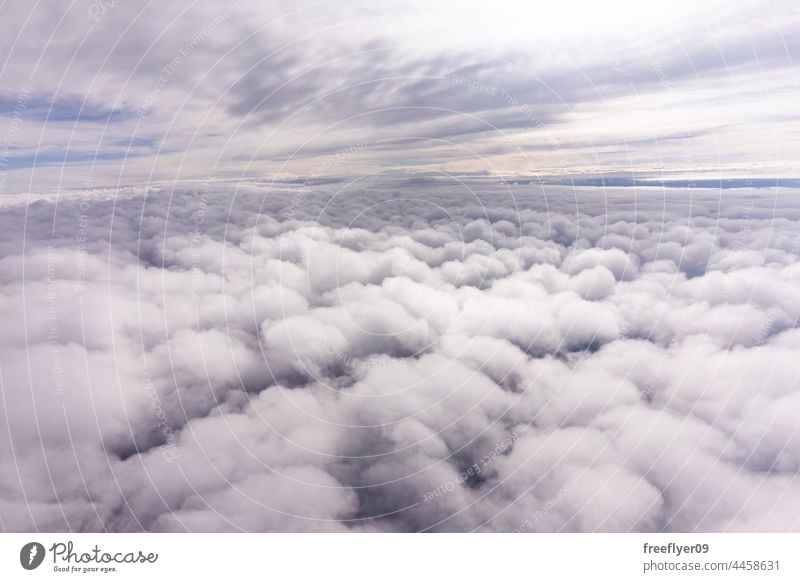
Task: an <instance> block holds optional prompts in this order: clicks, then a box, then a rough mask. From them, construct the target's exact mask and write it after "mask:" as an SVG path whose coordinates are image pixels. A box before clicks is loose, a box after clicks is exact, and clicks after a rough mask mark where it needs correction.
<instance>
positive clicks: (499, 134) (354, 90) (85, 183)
mask: <svg viewBox="0 0 800 582" xmlns="http://www.w3.org/2000/svg"><path fill="white" fill-rule="evenodd" d="M429 4H430V3H428V2H422V1H404V2H366V1H355V2H347V3H344V2H325V1H322V2H307V1H303V2H296V3H290V2H280V1H271V2H267V3H262V2H250V1H245V0H243V1H240V2H239V3H236V4H230V5H228V6H227V7H226V5H224V4H222V3H219V2H206V1H204V0H203V1H197V2H149V3H147V4H145V3H143V2H131V1H128V0H126V1H119V2H117V1H116V0H94V1H91V2H90V1H85V0H77V1H74V2H71V3H66V2H65V3H59V2H52V1H51V2H44V3H42V2H38V3H29V2H3V3H2V4H0V13H2V16H1V17H0V147H1V149H0V171H2V172H3V174H2V175H1V178H0V187H1V188H2V192H3V193H19V192H29V191H41V190H43V189H48V190H49V189H54V188H57V187H62V188H84V187H91V186H104V185H115V184H136V183H142V182H149V181H162V180H175V179H180V180H190V179H197V178H201V177H205V176H208V175H213V176H218V177H226V178H236V177H239V176H246V177H248V178H264V179H267V180H271V179H275V178H277V179H286V178H290V179H291V178H297V177H300V178H305V179H307V178H309V177H315V178H319V177H323V176H353V175H358V176H360V175H363V174H372V173H376V172H386V171H401V172H447V173H458V174H461V173H475V172H477V173H483V172H496V173H498V174H536V175H555V174H558V175H562V174H587V173H589V174H596V173H616V174H624V175H630V174H632V173H635V174H636V175H637V176H643V175H644V176H651V175H652V176H665V175H667V176H670V177H672V176H686V175H688V176H696V175H699V174H702V175H704V176H717V175H724V176H747V177H753V176H764V177H774V176H781V177H796V176H798V175H800V169H798V167H797V166H798V164H799V163H800V162H798V161H797V160H798V155H797V154H798V151H799V150H800V148H799V147H798V136H799V135H800V131H798V129H800V127H799V126H798V119H800V114H798V112H797V108H796V104H797V96H798V89H800V82H799V80H798V75H797V73H796V71H795V70H794V69H793V64H794V60H795V59H797V58H800V11H798V7H797V6H798V5H797V3H796V2H788V1H787V2H781V1H776V2H763V1H748V0H745V1H739V2H736V3H735V6H732V5H731V4H732V3H730V2H723V1H710V2H695V1H680V2H664V3H659V4H658V5H652V4H651V3H637V2H632V1H626V0H618V1H614V2H602V3H596V2H589V1H580V0H568V1H560V2H555V3H553V2H548V3H544V2H538V3H530V2H506V1H498V2H491V3H486V2H463V1H458V2H456V1H453V2H447V1H444V2H436V3H435V6H434V7H433V8H432V7H431V6H430V5H429Z"/></svg>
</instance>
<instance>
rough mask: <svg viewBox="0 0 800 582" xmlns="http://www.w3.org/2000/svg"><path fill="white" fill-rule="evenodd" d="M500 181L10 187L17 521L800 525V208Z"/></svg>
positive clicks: (743, 198) (9, 394) (3, 215)
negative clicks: (15, 192)
mask: <svg viewBox="0 0 800 582" xmlns="http://www.w3.org/2000/svg"><path fill="white" fill-rule="evenodd" d="M420 189H424V197H423V196H421V194H420ZM469 191H470V192H471V194H470V195H469V196H465V195H464V190H463V189H462V188H461V187H454V186H447V185H444V184H442V183H441V182H438V183H437V182H436V181H429V182H427V183H426V184H418V183H414V182H403V181H395V182H392V181H373V182H371V181H369V180H365V181H361V182H359V184H358V185H357V186H352V187H350V188H349V189H348V191H347V192H344V193H343V192H340V191H337V190H335V189H333V188H330V189H327V188H326V187H324V186H318V187H315V188H314V190H313V191H312V190H309V189H307V188H305V187H303V186H292V185H283V186H281V187H280V188H275V187H272V188H269V189H267V188H266V187H265V186H264V185H263V184H259V183H246V182H243V183H239V184H238V185H237V186H236V195H235V196H233V195H232V194H233V189H232V187H231V186H229V185H227V184H226V183H225V182H214V183H203V184H200V185H198V186H197V187H196V188H192V189H187V188H178V189H169V190H158V189H152V188H151V189H149V190H147V191H142V190H137V189H129V190H126V191H123V192H120V193H114V192H102V191H96V192H94V193H91V194H90V193H84V194H78V195H72V196H62V197H61V198H60V199H59V200H58V203H57V204H55V201H54V200H53V199H48V197H42V199H41V200H38V201H25V200H24V199H18V198H12V197H9V198H7V199H6V201H5V202H4V204H3V207H2V209H0V251H2V252H1V253H0V254H1V255H2V258H0V313H1V314H2V317H3V320H4V321H5V322H6V327H7V330H8V331H7V333H5V334H4V335H3V338H2V339H0V364H1V365H0V379H1V380H2V387H3V394H4V398H3V401H2V407H3V414H2V415H0V423H1V424H2V425H3V426H2V427H0V428H1V429H2V430H3V432H5V433H6V434H8V435H9V439H6V440H3V441H2V443H0V448H1V449H2V458H3V459H4V461H3V471H2V473H0V512H2V516H3V527H4V528H5V529H6V530H10V531H31V530H73V531H103V530H113V531H140V530H154V531H187V530H188V531H240V530H244V531H422V530H424V531H477V530H480V531H662V530H666V531H695V530H702V531H789V530H792V531H794V530H796V529H797V528H798V524H797V520H796V515H797V511H796V509H797V507H798V506H799V505H800V489H798V485H797V483H796V479H795V477H796V474H797V470H798V466H800V465H799V464H800V459H798V457H797V455H796V452H795V451H796V450H797V446H796V445H797V443H796V441H797V439H798V431H797V429H796V426H795V425H796V423H795V422H794V421H793V419H794V418H795V417H796V407H797V405H798V396H797V394H798V392H797V371H796V366H795V365H794V362H796V360H797V357H798V353H797V352H798V351H800V334H799V333H798V331H797V313H798V311H799V310H800V292H798V291H797V289H798V283H800V269H798V256H799V255H800V248H798V245H797V243H796V237H795V234H796V229H797V220H798V219H800V212H798V208H800V204H799V203H798V201H797V200H796V197H794V196H793V195H792V194H788V193H786V192H782V191H779V190H767V189H750V190H747V189H736V190H727V191H726V193H725V195H724V196H723V197H720V195H719V191H715V190H700V189H695V190H680V191H677V190H658V189H651V190H646V189H645V190H642V191H640V194H638V195H637V194H634V193H633V191H631V190H627V189H619V190H614V189H611V188H606V189H604V190H603V192H604V194H605V196H598V191H599V190H598V189H592V188H582V189H575V190H573V191H570V192H569V195H566V192H565V191H564V190H561V189H559V188H554V187H546V188H544V189H543V188H541V187H540V186H536V185H532V186H516V187H509V186H507V185H504V184H500V183H497V182H495V183H492V182H491V181H489V180H481V181H475V182H474V183H470V190H469ZM211 192H213V195H211ZM776 209H777V212H776ZM776 215H777V216H776ZM778 216H779V218H778Z"/></svg>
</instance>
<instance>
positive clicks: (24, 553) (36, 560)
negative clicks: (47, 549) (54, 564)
mask: <svg viewBox="0 0 800 582" xmlns="http://www.w3.org/2000/svg"><path fill="white" fill-rule="evenodd" d="M42 561H44V546H43V545H42V544H40V543H39V542H28V543H27V544H25V545H24V546H22V549H21V550H20V551H19V563H20V564H22V567H23V568H25V569H26V570H35V569H36V568H38V567H39V566H40V565H41V564H42Z"/></svg>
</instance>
